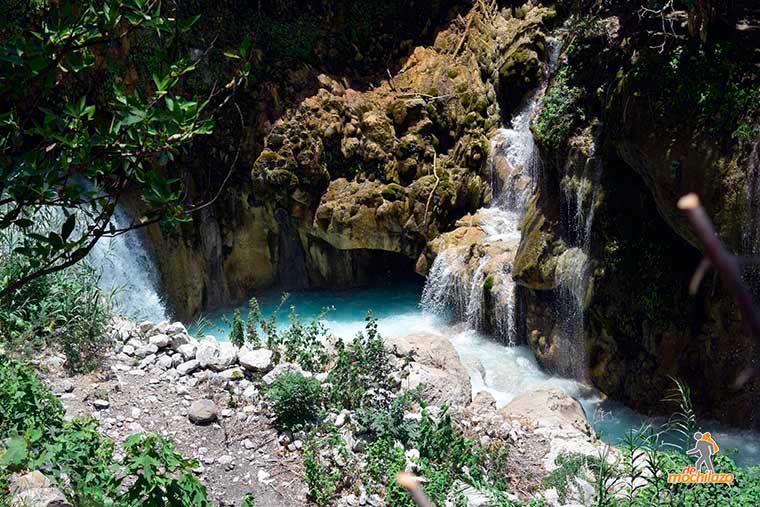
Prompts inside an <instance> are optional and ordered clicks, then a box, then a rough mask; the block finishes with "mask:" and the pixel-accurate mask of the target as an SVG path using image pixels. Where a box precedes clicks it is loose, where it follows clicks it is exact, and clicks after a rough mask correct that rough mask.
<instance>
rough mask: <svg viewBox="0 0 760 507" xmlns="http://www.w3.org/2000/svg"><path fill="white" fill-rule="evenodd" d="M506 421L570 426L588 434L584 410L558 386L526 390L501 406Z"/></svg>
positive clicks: (561, 426)
mask: <svg viewBox="0 0 760 507" xmlns="http://www.w3.org/2000/svg"><path fill="white" fill-rule="evenodd" d="M501 414H502V415H503V416H504V417H506V418H507V419H509V420H516V421H520V422H522V423H525V424H537V425H539V426H556V427H559V428H568V429H570V428H572V429H575V430H577V431H580V432H582V433H586V434H590V433H591V429H590V427H589V425H588V422H587V419H586V412H585V411H584V410H583V407H582V406H581V404H580V402H578V400H576V399H575V398H573V397H571V396H569V395H567V394H565V393H564V392H562V391H561V390H559V389H540V390H536V391H530V392H527V393H525V394H523V395H521V396H518V397H517V398H515V399H514V400H512V401H511V402H510V403H509V404H508V405H507V406H506V407H504V408H503V409H501Z"/></svg>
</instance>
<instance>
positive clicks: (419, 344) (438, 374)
mask: <svg viewBox="0 0 760 507" xmlns="http://www.w3.org/2000/svg"><path fill="white" fill-rule="evenodd" d="M385 344H386V347H387V348H388V350H390V351H391V352H392V353H393V354H394V355H396V357H398V358H408V359H409V360H410V361H411V362H410V363H409V364H408V365H407V371H406V378H405V379H404V380H403V381H402V384H403V386H404V387H405V388H406V389H414V388H416V387H418V386H422V396H423V398H424V399H425V400H426V401H428V402H429V403H432V404H434V405H444V404H445V405H449V406H465V405H467V404H469V403H470V400H471V399H472V386H471V384H470V375H469V373H468V372H467V369H466V368H465V367H464V365H463V364H462V361H461V359H460V358H459V354H458V353H457V351H456V350H455V349H454V347H453V346H452V345H451V342H450V341H449V340H448V339H447V338H446V337H445V336H441V335H437V334H417V335H409V336H404V337H393V338H387V339H386V341H385Z"/></svg>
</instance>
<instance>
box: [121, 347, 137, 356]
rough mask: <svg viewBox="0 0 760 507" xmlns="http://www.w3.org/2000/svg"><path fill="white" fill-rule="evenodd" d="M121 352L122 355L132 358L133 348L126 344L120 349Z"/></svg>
mask: <svg viewBox="0 0 760 507" xmlns="http://www.w3.org/2000/svg"><path fill="white" fill-rule="evenodd" d="M121 351H122V353H124V354H126V355H128V356H132V355H134V354H135V348H134V347H133V346H132V345H128V344H127V345H124V346H123V347H122V348H121Z"/></svg>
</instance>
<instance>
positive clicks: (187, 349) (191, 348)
mask: <svg viewBox="0 0 760 507" xmlns="http://www.w3.org/2000/svg"><path fill="white" fill-rule="evenodd" d="M176 350H177V352H179V353H180V354H182V357H184V358H185V361H189V360H191V359H195V351H196V350H198V345H197V344H195V343H192V342H189V343H185V344H183V345H180V346H179V347H177V349H176Z"/></svg>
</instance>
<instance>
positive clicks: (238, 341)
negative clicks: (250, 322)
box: [230, 309, 245, 347]
mask: <svg viewBox="0 0 760 507" xmlns="http://www.w3.org/2000/svg"><path fill="white" fill-rule="evenodd" d="M230 343H232V344H233V345H234V346H236V347H242V346H243V345H245V334H244V332H243V319H242V318H241V317H240V310H238V309H235V316H234V318H233V320H232V330H231V331H230Z"/></svg>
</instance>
